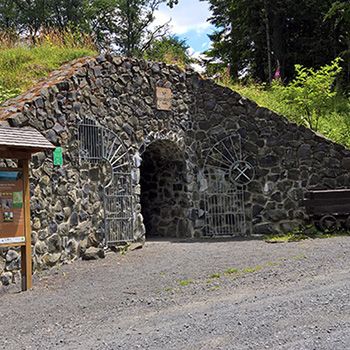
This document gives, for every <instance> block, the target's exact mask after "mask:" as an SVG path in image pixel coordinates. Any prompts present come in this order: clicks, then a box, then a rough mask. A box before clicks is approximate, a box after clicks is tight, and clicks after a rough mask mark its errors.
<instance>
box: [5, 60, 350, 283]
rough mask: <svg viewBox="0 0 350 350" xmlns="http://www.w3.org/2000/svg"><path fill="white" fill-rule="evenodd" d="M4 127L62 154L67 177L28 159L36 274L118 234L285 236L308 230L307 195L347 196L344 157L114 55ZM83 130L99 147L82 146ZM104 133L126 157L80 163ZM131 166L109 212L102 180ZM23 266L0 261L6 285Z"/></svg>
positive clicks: (32, 102)
mask: <svg viewBox="0 0 350 350" xmlns="http://www.w3.org/2000/svg"><path fill="white" fill-rule="evenodd" d="M157 87H162V88H164V89H165V90H166V91H168V92H169V96H170V97H169V99H168V101H167V103H168V104H169V103H170V108H168V110H166V108H164V109H163V108H159V101H157V98H156V90H157ZM0 119H1V120H2V122H3V123H5V124H6V123H7V124H9V125H10V126H13V127H26V126H32V127H34V128H36V129H37V130H39V131H40V132H41V133H42V134H43V135H44V136H46V137H47V139H48V140H50V141H51V142H52V143H53V144H55V145H56V146H57V147H62V149H63V157H64V164H63V166H62V167H61V166H54V165H53V162H52V155H50V154H44V153H40V154H37V155H35V156H34V157H33V159H32V170H31V195H32V200H31V209H32V229H33V234H32V245H33V263H34V269H44V268H47V267H50V266H54V265H56V264H60V263H65V262H68V261H72V260H74V259H77V258H78V257H80V256H82V255H84V254H86V255H87V256H91V252H93V249H94V247H101V246H102V245H107V244H109V243H111V242H109V241H108V237H109V236H108V235H106V231H107V230H112V228H113V227H116V229H118V230H119V231H118V235H117V236H116V237H117V239H116V241H115V242H114V243H120V242H119V241H123V237H127V238H125V239H124V240H125V241H144V239H145V237H151V236H160V237H184V238H186V237H207V236H227V235H229V236H236V235H241V236H246V235H254V234H266V233H271V232H276V231H278V232H280V231H289V230H291V229H293V228H294V227H296V226H298V225H300V224H303V223H305V222H306V221H307V220H308V218H307V216H306V214H305V209H304V207H303V201H302V200H303V196H304V193H305V191H306V190H308V189H311V188H320V189H327V188H330V189H334V188H346V187H349V185H350V176H349V169H350V152H349V151H348V150H346V149H345V148H344V147H342V146H340V145H338V144H335V143H333V142H331V141H329V140H326V139H325V138H322V137H321V136H319V135H317V134H315V133H313V132H312V131H311V130H309V129H307V128H305V127H302V126H298V125H296V124H293V123H290V122H288V121H287V120H286V119H285V118H283V117H281V116H279V115H276V114H275V113H273V112H271V111H269V110H267V109H264V108H260V107H258V106H257V105H256V104H255V103H254V102H252V101H249V100H247V99H245V98H243V97H242V96H240V95H239V94H237V93H236V92H234V91H232V90H230V89H228V88H225V87H222V86H219V85H217V84H215V83H214V82H213V81H210V80H204V79H202V78H201V77H200V75H198V74H197V73H195V72H193V71H191V70H186V71H184V70H182V69H180V68H178V67H174V66H168V65H166V64H163V63H152V62H146V61H142V60H136V59H129V58H121V57H115V56H110V55H106V56H99V57H96V58H85V59H80V60H77V61H75V62H72V63H70V64H68V65H65V66H63V67H62V69H60V70H59V71H56V72H53V73H52V74H51V76H50V77H49V78H48V79H46V80H44V81H42V82H40V83H39V84H38V85H37V86H35V87H34V88H32V89H31V90H29V91H28V92H27V93H25V94H24V95H21V96H19V97H17V98H15V99H12V100H10V101H8V102H7V103H6V104H5V105H4V106H3V107H2V108H1V109H0ZM86 121H88V123H91V125H92V126H93V127H92V128H91V130H95V131H94V132H95V134H94V135H97V136H96V137H97V141H96V140H95V141H96V144H94V142H87V141H86V140H87V139H86V137H87V136H84V135H83V136H81V129H79V128H80V125H81V124H82V123H84V122H85V123H86ZM84 130H86V129H84ZM96 130H97V131H96ZM107 131H108V132H110V134H109V135H112V136H113V135H114V136H113V137H112V139H111V138H109V139H108V141H107V143H108V142H111V141H113V142H112V143H113V145H114V146H113V147H114V148H113V147H112V146H110V148H111V149H110V150H109V151H108V150H107V151H108V152H109V154H111V153H115V154H118V152H120V150H124V149H125V150H126V153H125V152H124V154H122V155H121V157H119V158H123V159H118V157H117V156H115V157H114V158H113V159H114V160H113V162H114V163H113V162H111V161H110V159H107V158H108V157H106V156H105V158H106V159H102V158H103V157H102V156H101V161H100V160H95V161H93V160H91V159H92V158H93V157H90V160H88V159H87V158H89V157H87V158H84V157H82V155H81V154H82V151H84V152H85V153H86V152H87V153H89V152H90V156H91V154H92V153H93V152H97V153H99V152H100V151H99V149H101V147H102V146H101V144H102V143H103V140H102V139H103V135H105V134H106V132H107ZM99 135H102V136H99ZM84 137H85V139H84ZM84 140H85V141H86V142H85V143H87V144H85V145H82V143H83V142H84ZM89 140H90V139H89ZM90 141H91V140H90ZM118 145H119V146H118ZM94 150H95V151H94ZM114 150H115V152H114ZM108 152H107V153H108ZM99 154H100V153H99ZM100 155H102V153H101V154H100ZM125 159H126V160H127V162H126V163H128V162H129V164H126V163H125V162H124V163H123V164H121V165H120V167H121V168H122V167H125V169H128V170H127V171H125V172H124V173H123V174H124V175H122V176H121V177H118V179H119V180H118V181H119V182H118V181H114V182H113V183H112V187H113V186H114V187H115V188H114V189H113V191H114V192H113V196H114V197H113V198H114V202H113V205H110V206H107V207H106V205H105V204H106V203H107V202H106V198H107V199H108V200H110V199H111V198H112V197H111V196H108V194H106V193H107V192H106V181H107V180H106V178H107V179H108V177H109V176H111V175H110V172H111V166H112V169H113V167H114V166H116V165H117V167H118V166H119V165H118V164H119V162H121V161H124V160H125ZM103 160H107V162H103ZM111 163H113V164H111ZM120 174H121V173H120ZM107 182H108V181H107ZM123 183H124V184H125V186H124V187H123V185H122V184H123ZM129 185H130V188H129V187H128V188H129V189H128V191H126V186H129ZM126 198H128V200H129V201H128V202H126V200H125V199H126ZM130 198H131V199H130ZM108 203H109V202H108ZM127 203H129V204H127ZM128 212H129V214H131V215H127V214H128ZM111 217H112V219H111ZM107 218H109V219H107ZM108 220H110V221H108ZM113 220H114V221H113ZM123 220H124V221H125V220H129V221H128V223H126V222H124V221H123ZM112 221H113V225H114V226H113V225H111V222H112ZM108 225H109V226H108ZM111 227H112V228H111ZM106 237H107V238H106ZM112 243H113V242H112ZM114 243H113V244H114ZM89 254H90V255H89ZM19 264H20V261H19V256H18V254H17V253H16V251H14V250H4V249H3V250H2V252H1V258H0V279H1V281H2V282H3V283H4V284H7V283H10V282H11V281H13V280H14V279H16V278H17V276H18V274H17V271H18V269H19Z"/></svg>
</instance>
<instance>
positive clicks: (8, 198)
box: [0, 169, 25, 245]
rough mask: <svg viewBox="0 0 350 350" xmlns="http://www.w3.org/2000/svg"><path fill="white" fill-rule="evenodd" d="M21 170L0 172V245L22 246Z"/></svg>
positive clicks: (23, 233)
mask: <svg viewBox="0 0 350 350" xmlns="http://www.w3.org/2000/svg"><path fill="white" fill-rule="evenodd" d="M23 185H24V183H23V172H22V170H18V169H14V170H12V169H11V170H0V245H5V244H19V245H21V244H24V243H25V228H24V205H23Z"/></svg>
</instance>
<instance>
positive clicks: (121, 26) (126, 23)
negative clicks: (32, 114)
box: [0, 0, 178, 56]
mask: <svg viewBox="0 0 350 350" xmlns="http://www.w3.org/2000/svg"><path fill="white" fill-rule="evenodd" d="M162 3H166V4H167V5H168V6H170V7H173V6H174V5H176V4H177V3H178V0H12V1H10V0H3V1H2V2H1V3H0V28H1V29H11V30H14V31H16V32H17V33H19V34H23V33H24V34H29V35H30V37H31V38H32V40H33V42H34V41H35V39H36V37H37V35H38V34H39V33H40V32H41V31H42V30H43V28H54V29H60V30H64V29H66V28H67V27H69V28H78V29H79V30H81V31H83V32H86V33H91V34H93V35H94V36H95V37H96V38H97V41H98V44H99V46H100V47H101V48H108V49H113V50H116V51H118V52H119V53H121V54H125V55H127V56H132V55H136V56H140V55H142V52H144V51H145V50H146V49H147V48H149V46H150V45H151V43H152V42H153V41H154V40H156V39H158V38H160V37H162V36H163V35H164V34H165V33H166V29H167V25H166V24H163V25H160V26H157V27H155V28H153V29H150V24H152V22H153V21H154V12H155V10H156V9H157V8H158V7H159V5H160V4H162Z"/></svg>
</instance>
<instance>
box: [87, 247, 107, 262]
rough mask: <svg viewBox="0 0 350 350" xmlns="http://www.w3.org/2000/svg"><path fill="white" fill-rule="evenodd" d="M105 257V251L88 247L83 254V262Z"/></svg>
mask: <svg viewBox="0 0 350 350" xmlns="http://www.w3.org/2000/svg"><path fill="white" fill-rule="evenodd" d="M104 257H105V251H104V249H103V248H96V247H90V248H87V249H86V251H85V252H84V253H83V256H82V258H83V260H97V259H103V258H104Z"/></svg>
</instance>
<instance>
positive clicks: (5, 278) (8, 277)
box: [0, 272, 12, 286]
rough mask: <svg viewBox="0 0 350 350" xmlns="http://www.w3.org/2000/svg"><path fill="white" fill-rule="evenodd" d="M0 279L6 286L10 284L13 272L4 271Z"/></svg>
mask: <svg viewBox="0 0 350 350" xmlns="http://www.w3.org/2000/svg"><path fill="white" fill-rule="evenodd" d="M0 281H1V283H2V284H3V285H4V286H8V285H9V284H10V283H11V282H12V273H11V272H4V273H2V274H1V275H0Z"/></svg>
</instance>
